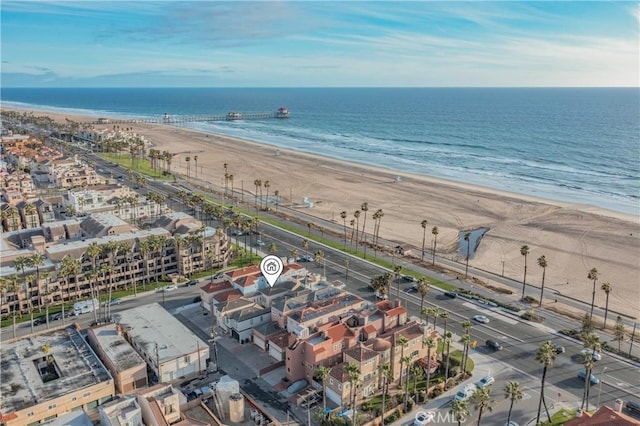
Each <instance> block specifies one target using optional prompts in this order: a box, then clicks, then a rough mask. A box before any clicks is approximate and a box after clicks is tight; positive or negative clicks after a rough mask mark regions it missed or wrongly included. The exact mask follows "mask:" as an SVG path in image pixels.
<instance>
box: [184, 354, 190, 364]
mask: <svg viewBox="0 0 640 426" xmlns="http://www.w3.org/2000/svg"><path fill="white" fill-rule="evenodd" d="M184 363H185V364H190V363H191V357H190V356H189V355H187V356H185V357H184Z"/></svg>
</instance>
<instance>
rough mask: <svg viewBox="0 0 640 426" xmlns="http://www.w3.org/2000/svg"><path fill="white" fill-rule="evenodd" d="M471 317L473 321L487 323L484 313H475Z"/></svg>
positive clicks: (487, 319)
mask: <svg viewBox="0 0 640 426" xmlns="http://www.w3.org/2000/svg"><path fill="white" fill-rule="evenodd" d="M473 319H474V320H475V321H478V322H481V323H483V324H488V323H489V318H487V317H485V316H484V315H475V316H474V317H473Z"/></svg>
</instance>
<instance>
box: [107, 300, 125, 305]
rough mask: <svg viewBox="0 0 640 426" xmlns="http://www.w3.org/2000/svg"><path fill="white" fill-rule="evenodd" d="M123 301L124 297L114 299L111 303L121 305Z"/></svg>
mask: <svg viewBox="0 0 640 426" xmlns="http://www.w3.org/2000/svg"><path fill="white" fill-rule="evenodd" d="M121 303H122V299H112V300H111V303H110V305H119V304H121Z"/></svg>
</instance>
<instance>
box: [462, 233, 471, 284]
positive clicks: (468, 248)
mask: <svg viewBox="0 0 640 426" xmlns="http://www.w3.org/2000/svg"><path fill="white" fill-rule="evenodd" d="M464 240H465V241H466V242H467V263H466V265H465V267H464V278H465V279H466V278H467V276H468V272H469V254H470V252H471V250H470V248H471V247H470V246H471V232H465V233H464Z"/></svg>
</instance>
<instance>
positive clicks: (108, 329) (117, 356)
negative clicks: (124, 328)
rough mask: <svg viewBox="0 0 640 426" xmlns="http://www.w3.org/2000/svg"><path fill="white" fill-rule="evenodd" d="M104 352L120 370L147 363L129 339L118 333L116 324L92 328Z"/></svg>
mask: <svg viewBox="0 0 640 426" xmlns="http://www.w3.org/2000/svg"><path fill="white" fill-rule="evenodd" d="M91 331H92V332H93V334H94V335H95V336H96V340H97V341H98V344H99V345H100V347H101V348H102V350H103V351H104V354H105V355H106V356H107V358H109V360H111V362H112V363H113V365H115V366H116V369H117V370H118V371H119V372H123V371H125V370H128V369H130V368H133V367H136V366H142V365H146V363H145V362H144V359H142V357H141V356H140V355H138V353H137V352H136V351H135V349H133V347H132V346H131V345H130V344H129V342H127V340H126V339H125V338H124V336H122V334H121V333H120V334H119V333H118V330H117V327H116V325H115V324H113V323H110V324H106V325H104V326H102V327H97V328H94V329H92V330H91Z"/></svg>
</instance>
